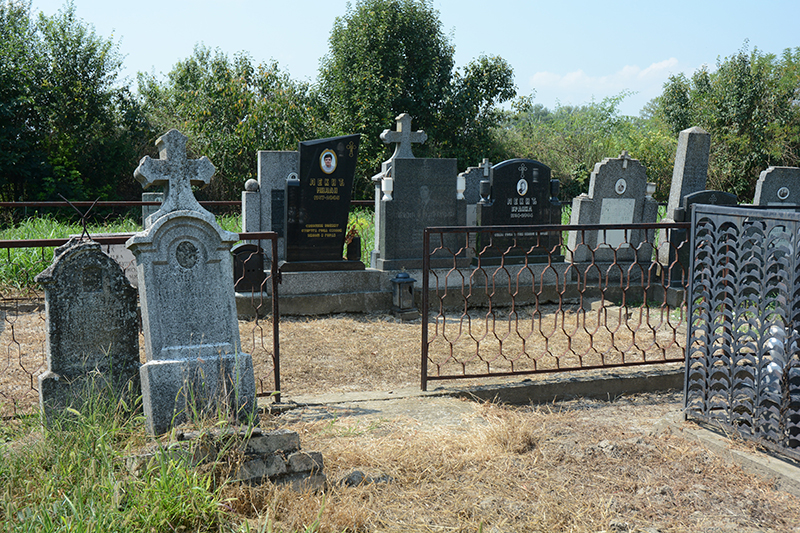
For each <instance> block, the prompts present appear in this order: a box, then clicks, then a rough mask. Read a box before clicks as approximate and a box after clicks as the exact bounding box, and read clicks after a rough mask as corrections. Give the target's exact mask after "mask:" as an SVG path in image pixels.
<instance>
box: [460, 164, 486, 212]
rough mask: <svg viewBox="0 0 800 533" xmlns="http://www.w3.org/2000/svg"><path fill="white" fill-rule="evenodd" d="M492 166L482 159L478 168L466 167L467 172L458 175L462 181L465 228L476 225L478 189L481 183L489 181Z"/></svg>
mask: <svg viewBox="0 0 800 533" xmlns="http://www.w3.org/2000/svg"><path fill="white" fill-rule="evenodd" d="M491 172H492V164H491V163H490V162H489V160H488V159H486V158H484V160H483V162H482V163H481V164H480V166H477V167H468V168H467V170H465V171H464V172H462V173H460V174H459V175H458V178H459V179H463V180H464V193H463V194H464V201H465V202H466V204H467V205H466V223H465V225H467V226H476V225H477V224H478V202H480V200H481V194H480V188H481V181H484V180H487V181H491Z"/></svg>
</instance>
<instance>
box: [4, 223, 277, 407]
mask: <svg viewBox="0 0 800 533" xmlns="http://www.w3.org/2000/svg"><path fill="white" fill-rule="evenodd" d="M129 237H130V235H116V236H114V237H102V236H94V237H93V240H95V241H96V242H98V243H100V244H101V245H102V247H103V249H104V251H106V252H107V253H109V255H112V256H115V255H117V252H116V251H115V247H116V248H119V247H120V246H119V245H122V244H124V243H125V242H126V241H127V239H128V238H129ZM239 237H240V239H243V240H248V241H260V242H262V243H264V242H269V243H270V246H269V247H268V248H267V249H265V250H263V254H264V255H263V261H266V262H268V268H267V269H266V273H265V275H263V276H262V277H261V279H260V280H259V282H258V284H257V285H256V286H254V287H251V288H249V289H248V290H247V291H244V294H243V295H241V296H240V299H244V300H246V301H245V302H243V303H242V305H245V306H249V307H250V308H252V309H250V310H252V311H253V316H255V317H257V318H254V319H253V320H246V321H245V320H242V321H240V322H239V330H240V338H241V341H242V350H243V351H245V353H249V354H250V355H251V356H252V359H253V366H254V369H255V371H256V376H257V378H256V388H257V395H258V396H275V400H276V401H280V394H279V393H278V392H277V391H280V341H279V323H280V314H279V310H278V298H277V297H276V296H277V295H278V283H279V281H280V274H279V272H278V268H277V260H276V258H277V234H275V233H273V232H262V233H240V234H239ZM66 242H67V239H39V240H15V241H11V240H0V271H2V273H3V275H4V277H5V279H6V280H9V279H14V280H16V283H13V284H12V283H8V282H6V283H4V284H2V285H0V287H1V288H0V417H2V418H8V417H14V416H20V415H26V414H29V413H31V412H33V411H34V410H35V409H36V405H37V404H38V401H39V394H38V376H39V375H40V374H42V373H43V372H44V371H45V370H46V369H47V356H46V353H47V352H46V340H45V320H46V316H45V304H44V294H43V293H42V291H41V290H38V289H37V288H36V287H37V284H36V283H35V282H34V281H33V278H34V277H35V276H36V275H37V274H38V273H39V272H41V271H42V270H44V269H45V268H47V267H48V266H49V265H50V263H51V261H52V255H53V249H54V248H55V247H57V246H61V245H63V244H65V243H66ZM252 259H256V258H255V257H253V258H249V257H244V258H243V259H242V260H243V261H246V262H247V261H248V260H252ZM273 259H275V260H273ZM265 264H266V263H265ZM121 266H122V268H123V270H125V271H126V274H128V275H129V277H131V276H133V277H135V267H134V265H133V264H132V262H128V263H126V262H125V261H124V260H123V261H122V262H121ZM242 275H243V274H242ZM231 281H232V282H233V283H237V282H238V281H239V280H231ZM250 310H249V311H250ZM98 327H102V325H101V324H98ZM140 347H141V348H140V349H143V347H144V343H143V342H141V341H140ZM140 357H141V359H142V362H144V354H143V353H141V354H140Z"/></svg>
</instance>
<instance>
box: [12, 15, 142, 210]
mask: <svg viewBox="0 0 800 533" xmlns="http://www.w3.org/2000/svg"><path fill="white" fill-rule="evenodd" d="M0 24H2V28H0V32H2V34H3V36H4V38H3V40H2V42H1V43H0V57H2V59H3V61H2V67H0V69H1V70H0V76H1V77H2V80H3V84H2V89H0V115H1V116H2V118H0V120H1V121H2V133H0V146H2V147H3V152H5V153H4V155H3V156H2V159H0V176H2V178H0V179H2V182H0V190H1V191H2V196H3V197H4V198H6V199H12V198H13V199H19V198H25V199H34V200H45V199H57V197H58V194H61V195H63V196H65V197H67V198H72V199H81V200H83V199H94V198H97V197H102V198H107V199H108V198H119V197H120V195H121V194H123V193H124V191H125V190H126V185H127V184H128V183H130V182H133V180H132V178H131V168H135V164H136V160H137V159H138V157H139V156H140V153H141V148H142V146H144V144H145V141H146V139H147V138H148V137H149V136H150V133H149V131H148V129H147V125H146V123H145V122H144V121H143V120H142V114H141V113H140V112H139V110H138V108H137V106H136V104H135V102H134V101H133V98H132V97H131V95H130V93H129V92H128V90H127V88H125V87H121V86H119V85H118V84H117V83H116V82H117V75H118V72H119V69H120V66H121V58H120V56H119V53H118V50H117V45H116V44H115V43H114V42H113V41H111V40H110V39H104V38H102V37H100V36H98V35H96V34H95V33H94V30H93V29H92V28H91V27H90V26H87V25H86V24H85V23H84V22H83V21H81V20H80V19H78V18H77V17H76V15H75V7H74V4H72V3H71V2H69V3H67V4H66V5H65V7H64V8H63V9H62V10H61V11H60V12H59V13H57V14H56V15H53V16H50V17H48V16H45V15H39V17H38V19H37V20H35V21H34V20H32V19H31V15H30V4H29V3H27V4H20V3H15V2H13V1H9V2H5V3H3V4H2V6H1V7H0ZM133 183H135V182H133Z"/></svg>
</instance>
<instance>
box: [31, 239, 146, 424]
mask: <svg viewBox="0 0 800 533" xmlns="http://www.w3.org/2000/svg"><path fill="white" fill-rule="evenodd" d="M36 281H38V282H39V283H40V284H41V285H42V287H44V291H45V310H46V315H47V319H46V333H47V335H46V338H47V371H46V372H45V373H44V374H42V375H41V376H39V400H40V406H41V409H42V412H43V413H44V414H45V415H47V418H48V419H49V418H50V417H51V415H52V414H53V413H54V412H56V411H59V410H62V409H64V408H65V407H68V406H75V407H79V406H80V403H81V402H83V401H85V400H86V399H87V398H86V394H88V393H95V394H99V393H100V389H101V388H105V387H107V386H108V385H111V386H112V387H113V391H114V394H116V395H117V396H119V395H121V394H124V393H126V392H127V391H128V389H127V387H128V384H131V386H132V387H131V388H130V389H129V391H130V393H131V395H132V396H133V397H134V398H135V397H137V396H138V395H139V392H138V391H139V366H140V365H139V314H138V310H137V301H136V289H134V288H133V287H132V286H131V285H130V283H128V280H127V278H126V277H125V274H124V273H123V272H122V269H121V268H120V267H119V265H118V264H117V263H116V262H115V261H114V260H113V259H112V258H111V257H109V256H108V255H107V254H105V253H104V252H103V251H102V249H101V247H100V245H99V244H98V243H96V242H93V241H82V240H80V239H79V238H73V239H70V241H69V242H68V243H67V244H65V245H64V246H62V247H60V248H58V249H57V250H56V251H55V255H54V258H53V263H52V264H51V265H50V266H49V267H48V268H47V269H46V270H44V271H43V272H42V273H40V274H39V275H38V276H36Z"/></svg>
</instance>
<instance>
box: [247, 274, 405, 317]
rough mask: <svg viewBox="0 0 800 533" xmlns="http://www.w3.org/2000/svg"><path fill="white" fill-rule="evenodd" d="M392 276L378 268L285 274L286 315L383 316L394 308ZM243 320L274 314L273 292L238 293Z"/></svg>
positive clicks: (282, 303)
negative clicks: (374, 314)
mask: <svg viewBox="0 0 800 533" xmlns="http://www.w3.org/2000/svg"><path fill="white" fill-rule="evenodd" d="M390 277H391V276H390V275H389V274H388V273H387V272H381V271H379V270H374V269H365V270H350V271H326V272H282V275H281V278H282V281H281V284H280V288H279V291H280V292H279V294H280V313H281V314H282V315H327V314H335V313H380V312H388V311H389V310H390V309H391V307H392V292H391V284H390V283H389V279H390ZM236 312H237V315H238V316H239V318H240V319H252V318H254V317H255V316H267V315H269V314H270V313H271V312H272V303H271V295H270V294H269V293H252V292H242V293H236Z"/></svg>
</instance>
